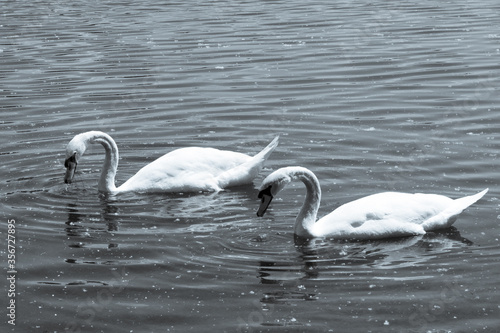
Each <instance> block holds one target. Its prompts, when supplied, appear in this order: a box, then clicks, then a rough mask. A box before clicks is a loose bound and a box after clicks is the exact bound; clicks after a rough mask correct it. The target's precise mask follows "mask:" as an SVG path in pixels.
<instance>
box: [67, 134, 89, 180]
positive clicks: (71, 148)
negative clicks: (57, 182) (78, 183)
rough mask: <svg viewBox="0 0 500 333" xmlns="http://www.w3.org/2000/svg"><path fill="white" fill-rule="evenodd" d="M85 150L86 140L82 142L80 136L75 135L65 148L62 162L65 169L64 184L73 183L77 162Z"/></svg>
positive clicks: (82, 139)
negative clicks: (64, 156) (64, 157)
mask: <svg viewBox="0 0 500 333" xmlns="http://www.w3.org/2000/svg"><path fill="white" fill-rule="evenodd" d="M86 149H87V140H84V138H83V137H82V134H79V135H76V136H75V137H74V138H73V139H72V140H71V141H70V142H69V143H68V145H67V146H66V159H65V160H64V167H65V168H66V174H65V175H64V182H65V183H66V184H71V182H72V181H73V177H74V176H75V171H76V166H77V165H78V161H79V160H80V157H81V156H82V155H83V153H84V152H85V150H86Z"/></svg>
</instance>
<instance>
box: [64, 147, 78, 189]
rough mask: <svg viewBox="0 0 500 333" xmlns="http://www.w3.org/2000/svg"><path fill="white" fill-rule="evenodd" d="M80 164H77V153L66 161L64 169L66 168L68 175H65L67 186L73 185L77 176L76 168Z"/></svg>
mask: <svg viewBox="0 0 500 333" xmlns="http://www.w3.org/2000/svg"><path fill="white" fill-rule="evenodd" d="M77 165H78V163H77V162H76V153H74V154H73V155H71V156H70V157H68V158H67V159H66V161H64V167H65V168H66V174H65V175H64V182H65V183H66V184H71V182H72V181H73V177H74V176H75V171H76V166H77Z"/></svg>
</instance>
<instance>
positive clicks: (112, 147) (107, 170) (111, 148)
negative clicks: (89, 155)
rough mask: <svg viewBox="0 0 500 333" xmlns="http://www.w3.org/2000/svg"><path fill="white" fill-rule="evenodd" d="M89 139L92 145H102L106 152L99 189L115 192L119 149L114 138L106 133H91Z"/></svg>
mask: <svg viewBox="0 0 500 333" xmlns="http://www.w3.org/2000/svg"><path fill="white" fill-rule="evenodd" d="M89 134H90V135H89V137H88V138H87V140H88V142H90V143H100V144H101V145H102V146H103V147H104V150H105V151H106V157H105V159H104V164H103V166H102V171H101V178H100V179H99V185H98V189H99V191H102V192H115V191H116V186H115V176H116V170H117V168H118V147H117V146H116V143H115V141H114V140H113V138H112V137H110V136H109V135H108V134H106V133H104V132H99V131H92V132H89Z"/></svg>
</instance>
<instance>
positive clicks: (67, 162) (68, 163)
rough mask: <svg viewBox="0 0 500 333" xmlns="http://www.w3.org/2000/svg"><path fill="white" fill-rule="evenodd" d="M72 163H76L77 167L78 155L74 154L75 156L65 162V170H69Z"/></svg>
mask: <svg viewBox="0 0 500 333" xmlns="http://www.w3.org/2000/svg"><path fill="white" fill-rule="evenodd" d="M70 163H74V164H75V165H76V164H78V163H77V162H76V153H74V154H73V155H71V156H70V157H68V158H67V159H66V160H65V161H64V167H65V168H69V166H70Z"/></svg>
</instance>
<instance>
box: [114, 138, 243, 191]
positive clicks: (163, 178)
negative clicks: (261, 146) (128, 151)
mask: <svg viewBox="0 0 500 333" xmlns="http://www.w3.org/2000/svg"><path fill="white" fill-rule="evenodd" d="M250 159H251V157H250V156H247V155H245V154H242V153H237V152H232V151H226V150H218V149H214V148H199V147H189V148H181V149H177V150H174V151H172V152H170V153H168V154H165V155H163V156H162V157H160V158H158V159H156V160H155V161H153V162H151V163H150V164H148V165H146V166H145V167H143V168H142V169H141V170H139V171H138V172H137V173H136V174H135V175H134V176H133V177H131V178H130V179H129V180H127V181H126V182H125V183H124V184H123V185H122V186H120V187H119V188H118V189H119V190H126V191H152V190H158V191H167V192H193V191H219V190H220V189H221V188H220V187H219V186H218V183H217V179H216V177H217V176H218V175H219V174H221V173H223V172H225V171H227V170H229V169H232V168H235V167H236V166H238V165H241V164H243V163H245V162H247V161H248V160H250Z"/></svg>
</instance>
